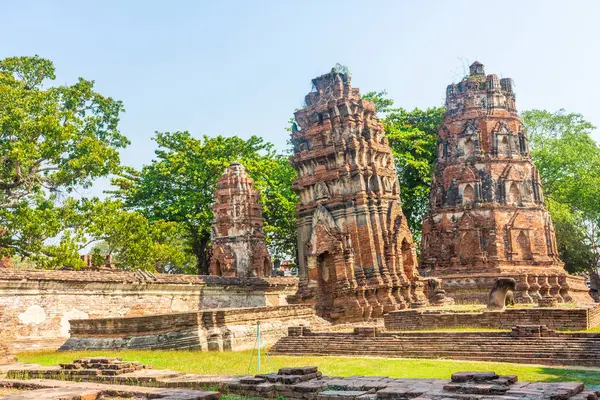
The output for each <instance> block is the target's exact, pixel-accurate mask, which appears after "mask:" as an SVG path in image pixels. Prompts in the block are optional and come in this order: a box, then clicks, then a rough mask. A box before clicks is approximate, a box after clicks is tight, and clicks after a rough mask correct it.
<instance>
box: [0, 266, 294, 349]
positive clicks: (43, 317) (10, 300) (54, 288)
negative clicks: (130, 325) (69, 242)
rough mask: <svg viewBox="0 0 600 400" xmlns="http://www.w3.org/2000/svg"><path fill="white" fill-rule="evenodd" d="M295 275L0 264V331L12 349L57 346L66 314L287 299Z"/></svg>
mask: <svg viewBox="0 0 600 400" xmlns="http://www.w3.org/2000/svg"><path fill="white" fill-rule="evenodd" d="M296 288H297V280H296V279H295V278H247V279H241V278H222V277H212V276H193V275H168V274H156V275H149V274H146V275H144V274H140V273H133V272H93V271H45V270H34V271H18V270H0V337H2V338H3V341H4V342H8V344H9V345H10V346H11V347H12V348H13V349H14V350H17V351H24V350H35V349H57V348H59V347H60V346H61V345H62V344H63V343H64V342H65V340H66V339H67V338H68V337H69V328H70V324H69V320H71V319H88V318H106V317H134V316H144V315H151V314H168V313H181V312H192V311H199V310H203V309H214V308H239V307H264V306H280V305H285V304H287V302H286V297H287V295H289V294H293V293H295V291H296Z"/></svg>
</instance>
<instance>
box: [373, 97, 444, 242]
mask: <svg viewBox="0 0 600 400" xmlns="http://www.w3.org/2000/svg"><path fill="white" fill-rule="evenodd" d="M363 98H365V99H367V100H370V101H372V102H373V103H375V106H376V107H377V112H378V114H379V115H380V117H381V119H382V122H383V125H384V127H385V133H386V135H387V137H388V139H389V142H390V146H391V148H392V152H393V153H394V160H395V162H396V170H397V172H398V179H399V181H400V190H401V197H402V209H403V211H404V214H405V215H406V219H407V221H408V225H409V227H410V228H411V231H412V232H413V235H414V236H415V240H416V241H417V242H419V241H420V239H421V227H422V224H423V216H424V215H425V214H426V213H427V211H428V210H429V188H430V184H431V176H432V173H433V165H434V162H435V155H436V153H435V150H436V141H437V133H438V129H439V126H440V124H441V123H442V120H443V118H444V112H445V109H444V108H443V107H432V108H428V109H426V110H420V109H418V108H415V109H414V110H412V111H407V110H404V109H403V108H394V107H393V105H394V101H393V100H392V99H390V98H388V97H387V92H386V91H381V92H369V93H367V94H365V95H364V96H363Z"/></svg>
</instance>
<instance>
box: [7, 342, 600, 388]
mask: <svg viewBox="0 0 600 400" xmlns="http://www.w3.org/2000/svg"><path fill="white" fill-rule="evenodd" d="M99 355H102V356H113V357H122V358H123V359H125V360H129V361H140V362H141V363H143V364H148V365H152V367H153V368H154V369H171V370H175V371H182V372H190V373H199V374H224V375H238V374H248V373H250V374H255V373H256V355H255V354H254V352H250V351H242V352H198V351H161V350H154V351H130V350H127V351H120V352H114V351H113V352H111V351H104V352H91V351H85V352H81V351H76V352H61V353H59V352H29V353H20V354H18V358H19V361H20V362H27V363H36V364H42V365H57V364H58V363H63V362H72V361H73V360H74V359H77V358H81V357H90V356H99ZM251 358H252V364H250V361H251ZM261 360H262V370H261V372H271V371H276V370H277V369H279V368H282V367H291V366H307V365H317V366H318V367H319V370H320V371H321V372H323V374H325V375H330V376H352V375H377V376H382V375H383V376H389V377H393V378H442V379H449V378H450V375H451V374H452V373H453V372H458V371H494V372H496V373H498V374H502V375H517V376H518V377H519V380H521V381H582V382H584V383H585V384H587V385H600V370H591V369H587V370H585V369H583V370H582V369H579V370H578V369H575V368H552V367H543V366H532V365H522V364H508V363H492V362H476V361H451V360H415V359H397V358H379V357H340V356H337V357H323V356H310V357H307V356H302V357H292V356H271V357H266V356H265V355H264V354H263V355H262V358H261Z"/></svg>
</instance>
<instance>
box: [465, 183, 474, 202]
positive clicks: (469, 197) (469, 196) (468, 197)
mask: <svg viewBox="0 0 600 400" xmlns="http://www.w3.org/2000/svg"><path fill="white" fill-rule="evenodd" d="M473 201H475V191H474V190H473V186H471V185H468V184H467V186H465V189H464V190H463V204H470V203H473Z"/></svg>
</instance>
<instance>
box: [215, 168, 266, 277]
mask: <svg viewBox="0 0 600 400" xmlns="http://www.w3.org/2000/svg"><path fill="white" fill-rule="evenodd" d="M258 197H259V193H258V190H256V189H255V188H254V181H253V180H252V178H250V177H249V176H248V173H247V172H246V170H245V168H244V166H243V165H242V164H240V163H239V162H233V163H231V165H230V166H229V167H227V169H226V170H225V173H224V174H223V175H222V176H221V178H220V179H219V181H218V183H217V191H216V193H215V204H214V206H213V208H212V210H213V214H214V219H213V223H212V255H211V259H210V274H211V275H219V276H226V277H242V278H244V277H250V276H258V277H263V276H270V275H271V269H272V267H271V258H270V257H269V252H268V251H267V244H266V241H265V235H264V233H263V231H262V229H263V225H264V223H263V219H262V207H261V205H260V204H259V202H258Z"/></svg>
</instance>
